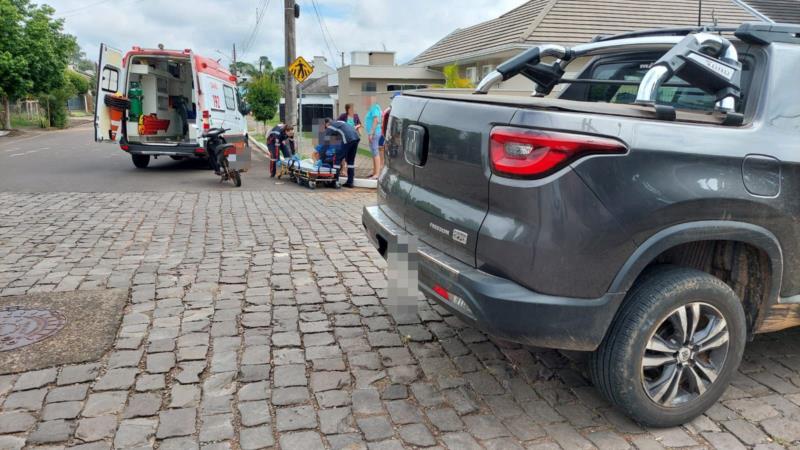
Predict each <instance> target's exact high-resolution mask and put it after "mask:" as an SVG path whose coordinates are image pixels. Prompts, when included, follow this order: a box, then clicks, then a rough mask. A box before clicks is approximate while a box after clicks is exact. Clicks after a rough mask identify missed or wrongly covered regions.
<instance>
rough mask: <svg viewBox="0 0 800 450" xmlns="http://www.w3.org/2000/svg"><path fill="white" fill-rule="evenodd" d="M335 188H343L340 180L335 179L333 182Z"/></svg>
mask: <svg viewBox="0 0 800 450" xmlns="http://www.w3.org/2000/svg"><path fill="white" fill-rule="evenodd" d="M333 188H334V189H341V188H342V183H340V182H339V180H336V181H334V182H333Z"/></svg>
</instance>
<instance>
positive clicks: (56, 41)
mask: <svg viewBox="0 0 800 450" xmlns="http://www.w3.org/2000/svg"><path fill="white" fill-rule="evenodd" d="M54 12H55V10H54V9H53V8H51V7H50V6H47V5H42V6H38V5H35V4H31V2H30V0H0V97H3V98H5V99H6V100H17V99H19V98H22V97H24V96H27V95H46V96H51V97H53V98H60V97H61V96H62V95H63V94H64V92H72V86H69V87H65V86H66V85H67V84H68V83H69V82H68V81H67V77H66V76H65V75H64V70H65V69H66V68H67V63H68V62H69V60H70V58H71V57H72V56H73V55H74V54H75V52H76V49H77V43H76V42H75V37H74V36H71V35H68V34H65V33H64V32H63V20H61V19H59V20H56V19H53V13H54ZM65 89H66V90H65ZM50 117H51V118H52V117H53V114H50Z"/></svg>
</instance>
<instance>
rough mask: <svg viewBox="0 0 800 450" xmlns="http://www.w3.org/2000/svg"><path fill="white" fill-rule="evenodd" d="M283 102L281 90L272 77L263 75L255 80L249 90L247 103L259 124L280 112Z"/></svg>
mask: <svg viewBox="0 0 800 450" xmlns="http://www.w3.org/2000/svg"><path fill="white" fill-rule="evenodd" d="M280 100H281V89H280V87H279V86H278V85H277V84H275V82H274V81H272V77H270V76H267V75H263V76H260V77H257V78H255V79H253V80H252V81H251V82H250V84H249V85H248V88H247V103H249V104H250V107H251V108H252V111H253V117H255V118H256V120H258V121H259V122H265V123H266V122H267V121H268V120H271V119H272V118H273V117H275V114H276V113H277V112H278V103H279V102H280Z"/></svg>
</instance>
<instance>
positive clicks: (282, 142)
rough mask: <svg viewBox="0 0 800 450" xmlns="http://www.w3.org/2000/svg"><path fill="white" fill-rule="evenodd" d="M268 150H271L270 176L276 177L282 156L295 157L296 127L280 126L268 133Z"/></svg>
mask: <svg viewBox="0 0 800 450" xmlns="http://www.w3.org/2000/svg"><path fill="white" fill-rule="evenodd" d="M267 149H269V158H270V161H269V174H270V176H271V177H273V178H274V177H275V172H276V171H277V166H278V161H279V160H280V159H281V155H283V157H284V158H285V159H289V158H291V157H292V155H294V127H293V126H291V125H283V124H278V125H277V126H275V128H273V129H271V130H270V131H269V133H267Z"/></svg>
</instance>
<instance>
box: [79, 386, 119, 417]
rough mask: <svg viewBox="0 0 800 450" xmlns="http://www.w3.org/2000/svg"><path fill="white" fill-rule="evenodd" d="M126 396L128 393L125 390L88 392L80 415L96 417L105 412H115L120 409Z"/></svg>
mask: <svg viewBox="0 0 800 450" xmlns="http://www.w3.org/2000/svg"><path fill="white" fill-rule="evenodd" d="M127 398H128V393H127V392H125V391H116V392H100V393H96V394H90V395H89V399H88V400H87V401H86V406H85V407H84V408H83V413H82V415H83V416H84V417H98V416H102V415H105V414H117V413H119V412H121V411H122V408H123V407H124V406H125V401H126V400H127Z"/></svg>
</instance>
